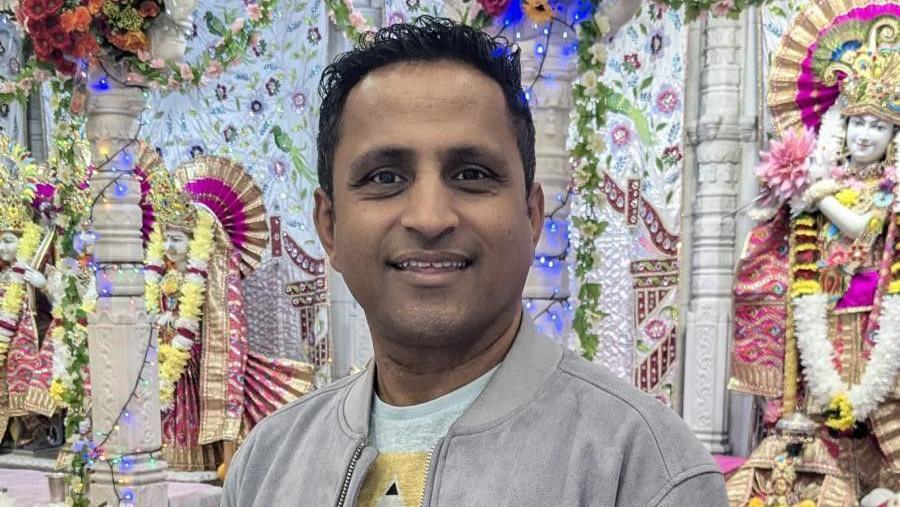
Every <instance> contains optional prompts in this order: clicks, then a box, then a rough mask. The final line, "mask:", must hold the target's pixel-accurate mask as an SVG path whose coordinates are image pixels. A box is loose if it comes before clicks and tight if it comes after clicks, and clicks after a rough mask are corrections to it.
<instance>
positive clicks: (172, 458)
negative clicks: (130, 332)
mask: <svg viewBox="0 0 900 507" xmlns="http://www.w3.org/2000/svg"><path fill="white" fill-rule="evenodd" d="M138 165H139V166H140V167H141V168H142V170H143V171H144V172H145V173H146V175H147V176H146V179H147V181H148V183H149V186H148V190H149V199H148V202H149V203H150V204H151V205H152V209H151V210H148V209H145V217H150V219H151V220H152V227H148V228H149V229H150V232H149V241H148V245H147V253H146V271H145V273H146V275H145V277H146V292H145V298H146V306H147V310H148V313H149V314H150V315H151V316H152V318H155V321H156V326H157V330H158V341H159V356H158V363H159V390H160V405H161V407H162V423H163V457H164V458H165V460H166V462H167V463H168V465H169V467H170V468H173V469H176V470H183V471H199V470H217V469H218V470H219V473H220V474H222V473H223V472H224V467H225V466H227V463H228V461H229V460H230V457H231V455H232V454H233V452H234V450H235V448H236V446H237V444H238V443H239V442H240V440H241V439H242V438H243V437H244V436H245V435H246V433H247V432H248V431H249V430H250V429H251V428H252V427H253V426H254V425H255V424H256V423H257V422H258V421H259V420H261V419H262V418H263V417H265V416H266V415H268V414H269V413H270V412H272V411H274V410H275V409H277V408H278V407H280V406H281V405H283V404H285V403H287V402H289V401H291V400H293V399H296V398H298V397H300V396H302V395H303V394H305V393H306V392H308V391H309V390H310V389H311V387H312V383H311V382H312V369H311V367H309V365H306V364H304V363H298V362H293V361H288V360H280V359H279V360H275V359H269V358H266V357H263V356H260V355H259V354H256V353H254V352H252V351H250V350H248V344H247V328H246V320H245V316H244V301H243V293H242V282H241V277H242V274H243V275H246V274H248V273H250V272H251V271H252V269H253V268H254V267H256V266H257V265H258V263H259V261H260V254H261V252H262V251H263V249H264V248H265V245H266V242H267V240H268V231H267V227H266V217H265V208H264V206H263V204H262V194H261V192H260V190H259V189H258V187H257V186H256V185H255V184H254V182H253V180H252V179H251V178H250V177H249V176H248V175H247V174H246V173H245V172H244V170H243V168H242V167H241V166H239V165H238V164H235V163H233V162H231V161H229V160H227V159H223V158H214V157H199V158H197V159H194V160H193V161H191V162H189V163H187V164H185V165H183V166H181V167H180V168H179V169H178V170H177V171H176V172H175V174H174V180H173V179H172V178H171V177H170V175H169V173H168V172H167V171H166V169H165V167H163V166H162V163H161V161H160V160H159V158H158V156H157V155H156V153H155V151H153V150H152V149H149V148H147V147H142V150H141V154H140V157H139V162H138Z"/></svg>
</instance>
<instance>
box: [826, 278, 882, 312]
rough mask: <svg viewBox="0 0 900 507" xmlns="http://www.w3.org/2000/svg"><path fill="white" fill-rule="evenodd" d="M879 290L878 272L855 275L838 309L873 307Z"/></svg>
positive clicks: (838, 304) (839, 302) (838, 303)
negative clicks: (876, 292)
mask: <svg viewBox="0 0 900 507" xmlns="http://www.w3.org/2000/svg"><path fill="white" fill-rule="evenodd" d="M877 289H878V272H877V271H864V272H862V273H857V274H855V275H853V278H851V279H850V286H849V287H847V292H845V293H844V297H842V298H841V299H840V300H839V301H838V302H837V306H835V308H836V309H838V310H839V309H841V308H855V307H859V306H872V303H874V302H875V291H876V290H877Z"/></svg>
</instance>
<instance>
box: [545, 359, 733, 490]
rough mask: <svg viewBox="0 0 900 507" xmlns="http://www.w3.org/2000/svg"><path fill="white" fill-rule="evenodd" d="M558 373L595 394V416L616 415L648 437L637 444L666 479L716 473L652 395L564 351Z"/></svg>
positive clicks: (684, 428)
mask: <svg viewBox="0 0 900 507" xmlns="http://www.w3.org/2000/svg"><path fill="white" fill-rule="evenodd" d="M559 370H560V372H561V373H562V374H563V375H565V376H567V377H568V378H570V379H571V380H572V381H573V382H576V383H580V384H582V385H583V386H585V387H586V388H587V389H588V392H590V391H594V392H595V393H596V396H597V397H598V399H597V400H596V404H595V411H596V413H598V414H615V418H614V419H615V421H616V422H617V423H623V424H629V425H630V426H631V428H629V430H630V431H631V432H633V433H634V434H635V436H636V437H637V436H640V435H641V434H643V435H644V436H647V437H649V438H644V439H641V438H638V439H636V441H639V442H641V443H642V445H643V446H645V447H644V449H645V450H647V451H654V454H657V453H658V459H660V460H661V461H662V462H663V463H664V464H665V468H666V472H667V475H668V478H669V480H675V479H676V478H678V477H681V478H682V479H683V478H684V475H685V473H687V475H688V476H692V475H694V474H695V473H698V474H699V473H705V472H709V471H716V470H718V468H717V467H716V465H715V463H714V462H713V460H712V457H711V456H710V454H709V452H708V451H707V450H706V448H705V447H703V445H702V444H700V442H699V441H698V440H697V438H696V437H695V436H694V434H693V432H692V431H691V430H690V429H689V428H688V426H687V424H686V423H685V422H684V420H683V419H681V417H680V416H678V414H676V413H675V411H674V410H672V409H671V408H669V407H667V406H665V405H663V404H662V403H660V402H659V400H657V399H656V398H654V397H653V396H650V395H649V394H647V393H644V392H642V391H640V390H639V389H637V388H636V387H634V386H632V385H630V384H627V383H626V382H623V381H622V380H621V379H619V378H618V377H616V376H615V375H614V374H613V373H612V372H611V371H609V370H608V369H606V368H604V367H602V366H599V365H596V364H592V363H589V362H587V361H585V360H584V359H582V358H581V357H579V356H578V355H576V354H575V353H573V352H571V351H566V352H565V354H564V357H563V360H562V361H560V363H559ZM592 413H593V412H592ZM648 447H649V448H648Z"/></svg>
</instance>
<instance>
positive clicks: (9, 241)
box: [0, 231, 19, 264]
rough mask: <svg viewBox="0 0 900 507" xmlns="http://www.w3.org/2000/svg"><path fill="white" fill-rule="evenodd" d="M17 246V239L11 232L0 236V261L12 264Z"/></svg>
mask: <svg viewBox="0 0 900 507" xmlns="http://www.w3.org/2000/svg"><path fill="white" fill-rule="evenodd" d="M18 246H19V237H18V236H16V235H15V234H14V233H12V232H9V231H7V232H4V233H2V234H0V261H3V262H4V263H6V264H12V263H13V262H15V261H16V248H17V247H18Z"/></svg>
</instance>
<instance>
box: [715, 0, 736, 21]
mask: <svg viewBox="0 0 900 507" xmlns="http://www.w3.org/2000/svg"><path fill="white" fill-rule="evenodd" d="M732 10H734V0H719V1H718V2H716V3H714V4H713V6H712V13H713V14H714V15H716V16H718V17H723V16H727V15H728V13H729V12H731V11H732Z"/></svg>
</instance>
